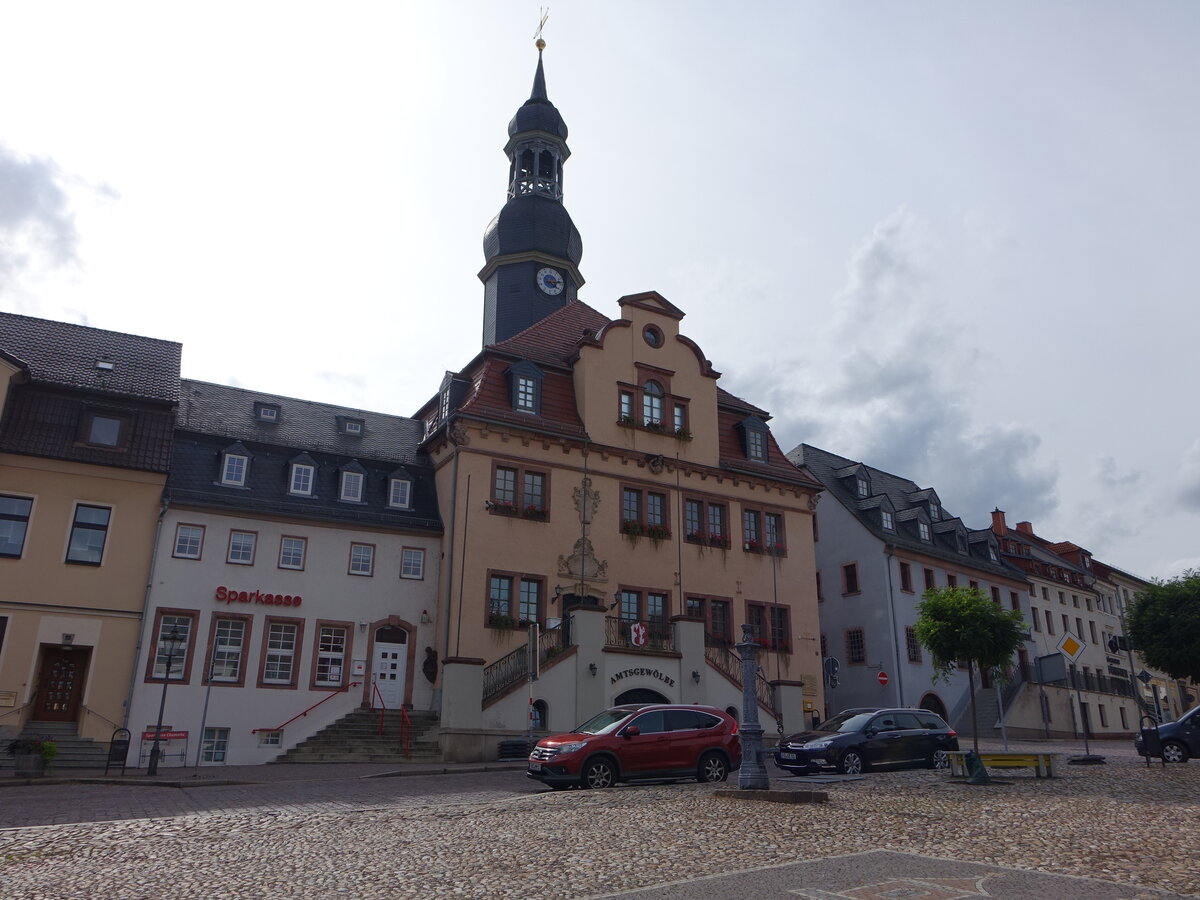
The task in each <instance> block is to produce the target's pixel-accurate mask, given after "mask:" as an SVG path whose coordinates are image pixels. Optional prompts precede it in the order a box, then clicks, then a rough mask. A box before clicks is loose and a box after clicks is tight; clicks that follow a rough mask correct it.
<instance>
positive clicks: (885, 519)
mask: <svg viewBox="0 0 1200 900" xmlns="http://www.w3.org/2000/svg"><path fill="white" fill-rule="evenodd" d="M879 520H880V521H881V522H882V523H883V527H884V530H886V531H895V530H896V517H895V516H893V515H892V514H891V513H890V512H888V511H887V510H886V509H881V510H880V511H879Z"/></svg>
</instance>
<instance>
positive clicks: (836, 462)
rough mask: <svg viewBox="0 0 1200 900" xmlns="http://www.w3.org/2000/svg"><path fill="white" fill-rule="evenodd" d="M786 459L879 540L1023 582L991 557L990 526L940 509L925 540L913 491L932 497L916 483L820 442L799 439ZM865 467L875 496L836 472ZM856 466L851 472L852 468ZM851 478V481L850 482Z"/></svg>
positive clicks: (958, 565) (1015, 570)
mask: <svg viewBox="0 0 1200 900" xmlns="http://www.w3.org/2000/svg"><path fill="white" fill-rule="evenodd" d="M788 459H789V460H791V461H792V462H793V463H795V464H796V465H799V466H803V468H804V469H806V470H807V471H808V472H810V473H811V474H812V475H813V476H814V477H815V478H816V479H817V480H818V481H819V482H820V483H821V484H822V485H823V486H824V487H825V490H826V491H828V492H829V494H830V495H832V497H833V499H836V500H837V502H839V503H840V504H841V505H842V506H844V507H845V508H846V509H847V510H849V511H850V512H851V513H852V514H853V515H854V517H855V518H856V519H858V521H859V522H860V523H861V524H862V525H863V526H864V527H865V528H866V529H867V530H868V531H870V532H871V533H872V534H874V535H875V537H877V538H878V539H879V540H880V541H882V542H884V543H889V544H895V545H896V546H897V547H904V548H905V549H907V550H912V551H913V552H916V553H924V554H927V555H929V556H935V557H937V558H939V559H943V560H946V561H947V562H948V563H953V564H954V565H955V566H957V567H970V568H972V569H975V570H977V571H981V572H987V573H989V574H992V575H999V576H1002V577H1004V578H1009V579H1013V580H1016V581H1024V580H1025V577H1024V575H1023V574H1022V573H1021V571H1020V570H1019V569H1017V568H1015V567H1013V566H1010V565H1008V564H1006V563H1005V562H1004V561H1003V556H1002V555H1000V554H999V550H997V555H998V557H999V559H1000V561H999V562H992V561H991V559H989V558H988V554H987V550H986V541H987V538H988V536H989V535H990V531H988V530H986V529H968V528H966V527H965V526H964V525H963V523H962V521H961V520H959V519H958V518H957V517H956V516H953V515H951V514H950V513H948V512H946V511H945V508H942V511H941V515H942V518H941V520H939V521H938V522H934V523H932V525H933V526H934V527H933V529H932V531H933V540H932V541H929V542H926V541H922V540H921V538H920V534H919V531H918V521H919V520H921V519H922V518H924V514H923V509H922V508H921V507H919V506H918V505H917V504H915V503H914V502H913V500H914V495H917V494H920V495H921V496H922V497H926V496H928V494H927V493H925V491H928V490H929V489H924V490H923V489H922V488H920V487H919V486H918V485H917V484H916V482H913V481H910V480H909V479H907V478H901V477H900V476H898V475H892V474H891V473H890V472H884V471H883V470H882V469H876V468H874V467H872V466H869V465H867V464H866V463H856V462H855V461H854V460H852V459H847V458H846V457H844V456H838V455H837V454H836V453H830V452H829V451H828V450H822V449H820V448H819V447H812V446H810V445H808V444H801V445H800V446H799V447H796V448H795V449H794V450H792V452H791V453H789V454H788ZM858 466H862V468H863V469H865V470H866V473H867V476H868V478H869V480H870V484H871V497H869V498H862V497H859V496H858V494H857V492H856V491H855V490H854V489H852V487H851V484H852V483H853V481H854V479H853V478H849V479H846V480H843V478H842V477H841V476H839V475H838V472H839V470H845V469H847V468H852V467H853V468H856V467H858ZM853 468H852V471H853ZM847 482H850V483H847ZM883 497H886V498H887V499H888V501H890V503H891V505H892V507H893V508H894V509H895V511H896V525H897V527H896V530H895V531H885V530H884V528H883V526H882V525H881V524H880V522H879V519H878V512H877V510H878V508H879V506H880V505H882V500H883ZM864 499H866V500H868V501H874V502H871V503H870V504H869V506H868V508H864V507H863V500H864ZM959 529H962V530H963V532H965V534H964V537H965V538H966V540H967V548H968V552H967V553H965V554H964V553H959V552H958V550H957V549H956V547H955V542H956V539H955V537H954V535H955V533H957V532H958V531H959Z"/></svg>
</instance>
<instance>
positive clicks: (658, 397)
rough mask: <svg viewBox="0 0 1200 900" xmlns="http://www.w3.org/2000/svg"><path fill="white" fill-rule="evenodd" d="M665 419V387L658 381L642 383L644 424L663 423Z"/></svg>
mask: <svg viewBox="0 0 1200 900" xmlns="http://www.w3.org/2000/svg"><path fill="white" fill-rule="evenodd" d="M662 420H663V387H662V385H661V384H659V383H658V382H657V381H647V382H646V383H645V384H643V385H642V424H643V425H661V424H662Z"/></svg>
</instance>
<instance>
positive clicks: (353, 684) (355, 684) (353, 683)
mask: <svg viewBox="0 0 1200 900" xmlns="http://www.w3.org/2000/svg"><path fill="white" fill-rule="evenodd" d="M361 684H362V682H361V681H351V682H350V683H349V684H347V685H346V686H345V687H340V688H338V689H337V690H336V691H334V692H333V693H332V694H330V695H329V696H328V697H325V698H323V699H321V700H318V701H317V702H316V703H314V704H313V705H312V706H310V707H309V708H308V709H306V710H305V711H304V712H302V713H297V714H296V715H294V716H292V717H291V718H290V719H288V720H287V721H286V722H284V723H283V724H282V725H280V726H278V727H276V728H254V729H252V730H251V731H250V733H251V734H258V733H259V732H260V731H283V729H285V728H287V727H288V726H289V725H291V724H292V723H293V722H295V721H296V720H297V719H299V718H302V717H303V716H307V715H308V714H309V713H310V712H312V711H313V710H314V709H316V708H317V707H318V706H320V705H321V704H322V703H324V702H325V701H326V700H332V699H333V698H334V697H336V696H337V695H338V694H342V693H345V692H346V691H348V690H350V688H352V687H358V686H359V685H361Z"/></svg>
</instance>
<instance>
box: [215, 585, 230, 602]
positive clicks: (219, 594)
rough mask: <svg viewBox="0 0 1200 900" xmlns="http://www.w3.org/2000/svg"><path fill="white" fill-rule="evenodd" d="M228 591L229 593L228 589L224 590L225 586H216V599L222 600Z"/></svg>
mask: <svg viewBox="0 0 1200 900" xmlns="http://www.w3.org/2000/svg"><path fill="white" fill-rule="evenodd" d="M228 593H229V591H228V590H226V589H225V588H223V587H219V588H217V599H218V600H224V599H225V596H226V594H228Z"/></svg>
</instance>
